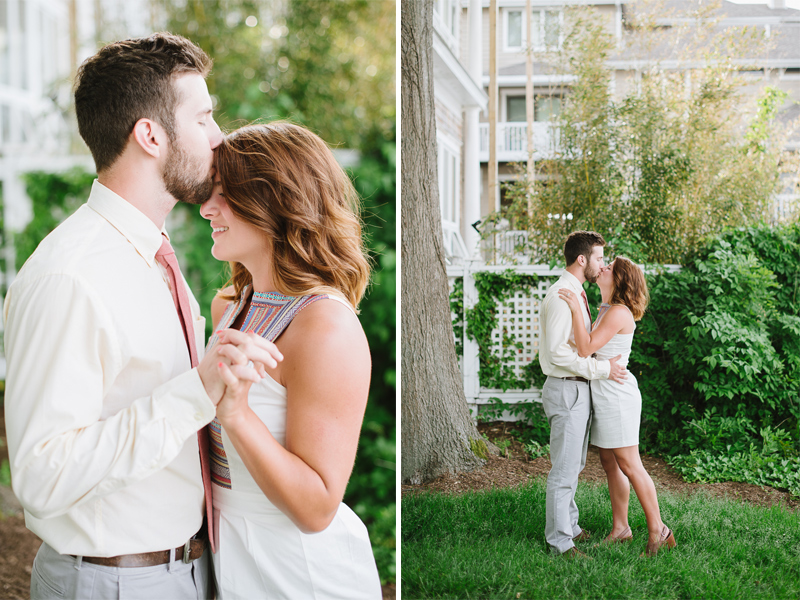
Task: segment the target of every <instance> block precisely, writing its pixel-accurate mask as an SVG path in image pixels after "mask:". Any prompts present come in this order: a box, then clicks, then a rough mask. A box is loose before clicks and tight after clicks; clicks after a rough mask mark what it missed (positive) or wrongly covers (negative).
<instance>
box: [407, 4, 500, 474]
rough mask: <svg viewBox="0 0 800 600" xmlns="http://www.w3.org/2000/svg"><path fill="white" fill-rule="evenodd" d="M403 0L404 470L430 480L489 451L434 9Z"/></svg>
mask: <svg viewBox="0 0 800 600" xmlns="http://www.w3.org/2000/svg"><path fill="white" fill-rule="evenodd" d="M432 5H433V3H432V2H429V1H428V0H403V2H402V4H401V7H402V8H401V33H402V35H401V51H402V56H401V131H402V139H403V143H402V155H401V162H400V166H401V173H402V174H401V178H402V190H403V197H402V202H401V228H402V229H401V230H402V234H401V260H402V269H401V272H402V277H401V294H402V302H403V310H402V311H401V312H402V314H401V327H402V330H401V331H402V333H401V340H402V350H401V361H402V362H401V385H402V388H401V389H402V396H401V419H402V421H401V431H402V433H401V438H400V440H401V455H402V467H401V477H402V480H403V482H407V483H422V482H424V481H428V480H430V479H433V478H435V477H437V476H439V475H441V474H443V473H446V472H450V473H454V472H458V471H469V470H472V469H474V468H476V467H478V466H481V465H482V464H483V460H481V459H480V458H478V457H477V456H476V454H475V452H477V453H478V454H483V455H484V456H485V453H486V452H487V448H486V444H485V443H484V441H483V440H482V438H481V436H480V435H479V434H478V431H477V429H476V428H475V425H474V423H473V422H472V419H471V418H470V416H469V409H468V408H467V403H466V399H465V397H464V386H463V383H462V381H461V374H460V372H459V369H458V362H457V359H456V353H455V347H454V345H453V328H452V324H451V317H450V302H449V288H448V283H447V272H446V270H445V263H444V241H443V240H444V238H443V235H442V221H441V214H440V210H439V186H438V182H437V179H436V173H437V169H436V121H435V115H434V100H433V12H432Z"/></svg>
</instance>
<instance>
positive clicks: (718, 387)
mask: <svg viewBox="0 0 800 600" xmlns="http://www.w3.org/2000/svg"><path fill="white" fill-rule="evenodd" d="M798 260H800V228H799V227H798V226H797V225H793V226H788V227H781V228H767V227H759V228H747V229H739V230H730V231H727V232H725V233H723V234H721V235H719V236H717V237H716V238H713V239H712V240H710V241H709V242H708V243H707V244H706V245H705V246H704V247H702V248H700V249H699V250H697V251H696V252H695V253H694V254H693V257H692V258H691V260H690V261H688V263H687V264H686V265H685V266H684V268H683V269H682V270H681V271H680V272H678V273H671V274H670V273H665V274H661V275H655V276H651V277H650V278H649V285H650V298H651V302H650V309H649V310H648V312H647V314H646V315H645V317H644V318H643V319H642V321H641V322H640V324H639V327H638V328H637V332H636V337H635V340H636V341H635V343H634V347H633V353H632V354H631V361H630V365H629V369H630V370H631V372H632V373H634V374H635V375H636V376H637V377H639V387H640V390H641V392H642V399H643V409H642V435H643V438H644V440H645V442H646V443H647V444H649V445H651V446H652V447H653V448H654V449H658V450H661V451H664V452H667V453H669V454H681V453H688V452H689V451H691V450H693V449H701V448H702V449H706V450H709V451H720V450H721V449H722V448H723V447H725V448H727V446H728V444H732V445H733V448H734V449H735V450H738V451H741V450H744V449H746V448H747V447H748V446H749V443H750V442H755V441H757V440H758V434H757V433H756V432H757V431H760V430H761V428H763V427H766V426H773V427H774V426H776V425H777V424H778V423H786V424H787V425H788V427H789V430H790V431H796V430H797V423H798V417H800V401H798V392H800V364H799V363H798V350H799V349H800V320H799V319H798V317H797V313H798V310H797V309H798V304H797V297H796V292H795V290H796V287H797V285H798V282H797V279H798V275H797V272H796V264H797V262H798ZM795 443H797V437H795Z"/></svg>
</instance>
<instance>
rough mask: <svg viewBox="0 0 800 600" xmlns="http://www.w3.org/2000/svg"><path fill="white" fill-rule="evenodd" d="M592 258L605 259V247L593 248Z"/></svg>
mask: <svg viewBox="0 0 800 600" xmlns="http://www.w3.org/2000/svg"><path fill="white" fill-rule="evenodd" d="M592 256H594V257H596V258H602V257H603V246H594V247H592Z"/></svg>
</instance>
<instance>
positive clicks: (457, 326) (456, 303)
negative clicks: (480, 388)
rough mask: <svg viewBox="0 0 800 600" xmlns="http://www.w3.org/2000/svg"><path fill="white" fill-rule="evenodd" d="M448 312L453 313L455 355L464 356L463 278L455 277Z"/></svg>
mask: <svg viewBox="0 0 800 600" xmlns="http://www.w3.org/2000/svg"><path fill="white" fill-rule="evenodd" d="M450 313H451V314H452V315H453V336H454V338H455V344H456V356H458V357H459V358H461V357H462V356H464V278H463V277H456V278H455V281H454V282H453V290H452V291H451V292H450Z"/></svg>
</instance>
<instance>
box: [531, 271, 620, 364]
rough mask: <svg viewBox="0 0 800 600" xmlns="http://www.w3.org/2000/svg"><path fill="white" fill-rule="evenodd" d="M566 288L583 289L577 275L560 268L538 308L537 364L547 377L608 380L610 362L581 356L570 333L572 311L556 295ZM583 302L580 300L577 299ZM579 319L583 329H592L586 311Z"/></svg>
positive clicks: (573, 336)
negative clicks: (584, 327)
mask: <svg viewBox="0 0 800 600" xmlns="http://www.w3.org/2000/svg"><path fill="white" fill-rule="evenodd" d="M561 288H567V289H570V290H572V291H573V292H575V293H576V294H578V296H580V294H581V292H582V291H583V286H581V284H580V282H579V281H578V278H577V277H575V276H574V275H573V274H572V273H570V272H569V271H564V273H563V274H562V275H561V277H560V278H559V280H558V281H556V282H555V283H554V284H553V285H551V286H550V289H548V290H547V294H546V295H545V297H544V300H543V301H542V306H541V308H540V309H539V323H541V331H540V333H539V364H540V365H541V367H542V371H544V374H545V375H549V376H551V377H584V378H586V379H608V374H609V372H610V371H611V363H609V362H608V361H607V360H596V359H594V358H592V357H586V358H581V357H580V356H578V349H577V346H576V345H575V335H574V333H573V332H572V311H571V310H570V308H569V305H568V304H567V303H566V302H565V301H564V300H562V299H561V298H560V297H559V295H558V290H560V289H561ZM581 305H583V299H581ZM583 313H584V315H583V321H584V324H585V325H586V331H591V330H592V321H591V319H590V317H589V313H588V312H586V310H585V309H584V311H583Z"/></svg>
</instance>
